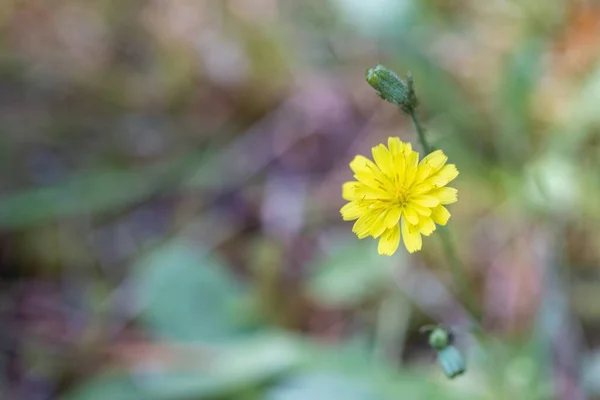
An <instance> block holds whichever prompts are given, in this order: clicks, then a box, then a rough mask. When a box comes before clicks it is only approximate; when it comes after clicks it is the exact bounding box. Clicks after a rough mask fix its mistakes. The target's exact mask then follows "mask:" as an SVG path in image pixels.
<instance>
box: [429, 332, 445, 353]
mask: <svg viewBox="0 0 600 400" xmlns="http://www.w3.org/2000/svg"><path fill="white" fill-rule="evenodd" d="M429 345H430V346H431V347H433V348H434V349H435V350H438V351H440V350H443V349H445V348H446V347H448V346H449V345H450V334H449V333H448V331H447V330H446V329H444V328H442V327H436V328H435V329H433V330H432V331H431V333H430V334H429Z"/></svg>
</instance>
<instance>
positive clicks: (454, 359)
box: [438, 346, 466, 379]
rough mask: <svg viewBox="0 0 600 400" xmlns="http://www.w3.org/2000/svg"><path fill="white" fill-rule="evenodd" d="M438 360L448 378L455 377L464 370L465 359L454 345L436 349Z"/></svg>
mask: <svg viewBox="0 0 600 400" xmlns="http://www.w3.org/2000/svg"><path fill="white" fill-rule="evenodd" d="M438 360H439V362H440V365H441V367H442V370H444V374H446V376H447V377H448V378H450V379H452V378H456V377H457V376H459V375H461V374H463V373H464V372H465V371H466V365H465V359H464V357H463V356H462V354H461V353H460V351H458V349H457V348H456V347H454V346H448V347H446V348H445V349H443V350H440V351H438Z"/></svg>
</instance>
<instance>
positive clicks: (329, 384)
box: [266, 372, 382, 400]
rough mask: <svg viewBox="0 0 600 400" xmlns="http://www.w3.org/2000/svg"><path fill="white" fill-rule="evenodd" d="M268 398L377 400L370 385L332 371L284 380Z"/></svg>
mask: <svg viewBox="0 0 600 400" xmlns="http://www.w3.org/2000/svg"><path fill="white" fill-rule="evenodd" d="M266 398H267V399H268V400H329V399H344V400H376V399H382V397H381V396H379V395H377V394H376V393H375V392H374V391H373V390H372V389H370V388H369V387H368V386H365V385H363V384H361V383H359V382H356V381H355V380H352V379H350V378H349V377H346V376H343V375H338V374H334V373H331V372H317V373H307V374H304V375H299V376H295V377H293V378H290V379H288V380H286V381H284V382H283V383H282V384H280V385H278V386H277V387H275V388H274V389H272V390H271V391H269V393H268V394H267V396H266Z"/></svg>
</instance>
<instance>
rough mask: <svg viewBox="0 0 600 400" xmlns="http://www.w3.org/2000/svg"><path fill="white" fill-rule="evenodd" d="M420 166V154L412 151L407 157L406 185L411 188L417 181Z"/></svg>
mask: <svg viewBox="0 0 600 400" xmlns="http://www.w3.org/2000/svg"><path fill="white" fill-rule="evenodd" d="M418 165H419V153H417V152H416V151H411V152H410V153H409V154H408V155H407V157H406V172H405V181H404V185H405V186H406V187H409V186H410V185H412V183H413V182H414V180H415V175H416V174H417V168H418Z"/></svg>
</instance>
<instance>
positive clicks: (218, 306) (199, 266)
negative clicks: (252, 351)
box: [135, 242, 241, 341]
mask: <svg viewBox="0 0 600 400" xmlns="http://www.w3.org/2000/svg"><path fill="white" fill-rule="evenodd" d="M135 267H136V270H137V278H136V285H137V287H136V289H137V295H138V297H139V298H138V300H139V301H140V302H141V305H142V307H143V313H142V315H141V320H142V321H143V323H144V324H145V325H146V326H147V327H148V328H149V329H150V330H151V332H153V333H154V334H155V335H157V336H159V337H163V338H168V339H171V340H204V341H222V340H227V339H230V338H232V337H234V336H236V334H237V333H239V330H240V329H239V326H237V324H236V323H235V311H236V307H235V306H236V302H238V301H240V299H241V297H240V295H241V287H240V285H238V284H237V283H236V282H235V280H234V277H233V276H231V275H230V274H229V273H228V271H227V269H226V268H225V266H224V265H223V263H222V262H221V261H219V260H218V259H217V258H216V257H214V256H210V257H209V256H208V255H207V254H201V252H200V251H198V250H194V249H192V248H191V246H189V245H186V244H184V243H180V242H172V243H170V244H167V245H164V246H161V247H160V248H158V249H157V250H156V251H154V252H152V253H150V254H148V255H147V256H146V257H144V258H143V259H142V260H140V261H139V262H138V263H137V264H136V266H135Z"/></svg>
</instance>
